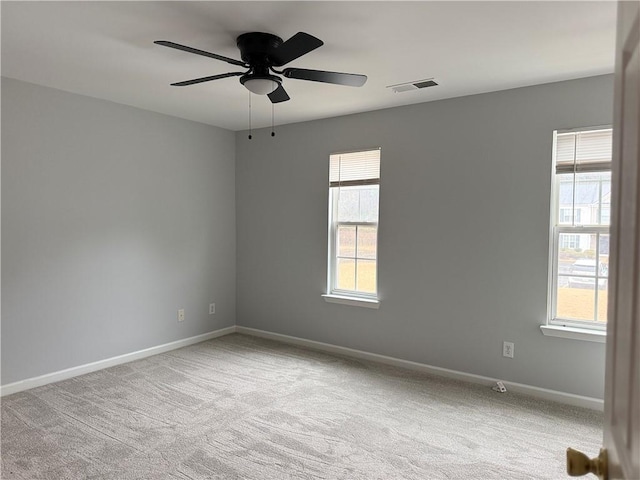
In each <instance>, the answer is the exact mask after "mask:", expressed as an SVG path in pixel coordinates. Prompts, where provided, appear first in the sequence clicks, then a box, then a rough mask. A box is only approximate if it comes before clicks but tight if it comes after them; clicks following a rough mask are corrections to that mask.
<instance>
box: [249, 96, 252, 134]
mask: <svg viewBox="0 0 640 480" xmlns="http://www.w3.org/2000/svg"><path fill="white" fill-rule="evenodd" d="M252 138H253V135H252V130H251V92H249V140H251V139H252Z"/></svg>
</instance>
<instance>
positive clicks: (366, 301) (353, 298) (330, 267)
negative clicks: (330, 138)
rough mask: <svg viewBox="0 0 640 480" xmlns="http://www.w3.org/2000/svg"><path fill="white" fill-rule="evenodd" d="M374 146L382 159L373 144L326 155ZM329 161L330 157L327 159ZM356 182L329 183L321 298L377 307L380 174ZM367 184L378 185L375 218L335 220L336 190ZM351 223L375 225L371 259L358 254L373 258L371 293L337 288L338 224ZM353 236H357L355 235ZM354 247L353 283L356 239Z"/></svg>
mask: <svg viewBox="0 0 640 480" xmlns="http://www.w3.org/2000/svg"><path fill="white" fill-rule="evenodd" d="M373 150H377V151H378V152H379V153H378V155H379V161H380V162H381V161H382V149H381V148H380V147H373V148H359V149H356V150H349V151H341V152H335V153H331V154H330V155H329V159H331V157H332V156H333V155H344V154H349V153H358V152H367V151H373ZM329 161H330V162H331V160H329ZM353 183H357V184H351V185H347V186H345V187H341V186H331V185H329V206H328V213H329V215H328V252H327V253H328V259H327V290H326V294H324V295H323V297H325V300H326V301H328V302H331V303H343V304H347V305H354V306H364V307H369V308H378V304H379V300H380V299H379V289H378V271H379V251H378V246H379V243H378V240H379V223H380V176H378V178H377V179H376V180H375V181H372V180H367V181H362V182H358V181H356V182H353ZM371 185H377V187H378V218H377V220H376V221H375V222H370V221H361V222H354V221H343V222H340V221H338V208H339V191H340V188H348V187H366V186H371ZM342 225H344V226H355V227H356V231H357V227H360V226H363V227H372V226H374V227H376V256H375V259H371V258H362V259H363V260H375V293H367V292H359V291H356V290H345V289H340V288H337V280H338V277H337V272H338V270H337V263H338V228H339V227H340V226H342ZM356 238H357V237H356ZM355 248H356V251H355V253H354V261H355V262H356V278H355V282H356V283H355V284H354V287H355V286H357V260H358V257H357V240H356V245H355Z"/></svg>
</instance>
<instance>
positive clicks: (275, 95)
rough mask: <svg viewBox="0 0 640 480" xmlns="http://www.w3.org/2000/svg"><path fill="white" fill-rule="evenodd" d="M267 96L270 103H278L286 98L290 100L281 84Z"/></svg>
mask: <svg viewBox="0 0 640 480" xmlns="http://www.w3.org/2000/svg"><path fill="white" fill-rule="evenodd" d="M267 97H269V100H271V103H280V102H286V101H287V100H290V98H289V95H288V94H287V92H286V90H285V89H284V88H283V87H282V85H279V86H278V88H276V89H275V90H274V91H273V92H271V93H270V94H269V95H267Z"/></svg>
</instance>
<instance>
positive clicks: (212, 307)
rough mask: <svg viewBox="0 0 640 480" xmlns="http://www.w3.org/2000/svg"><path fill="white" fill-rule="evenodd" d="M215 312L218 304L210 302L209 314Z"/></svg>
mask: <svg viewBox="0 0 640 480" xmlns="http://www.w3.org/2000/svg"><path fill="white" fill-rule="evenodd" d="M214 313H216V304H215V303H210V304H209V315H213V314H214Z"/></svg>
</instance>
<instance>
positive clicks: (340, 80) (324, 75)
mask: <svg viewBox="0 0 640 480" xmlns="http://www.w3.org/2000/svg"><path fill="white" fill-rule="evenodd" d="M282 73H283V75H284V76H285V77H287V78H297V79H298V80H311V81H312V82H324V83H335V84H336V85H347V86H349V87H361V86H362V85H364V84H365V82H366V81H367V76H366V75H358V74H356V73H340V72H325V71H324V70H307V69H305V68H285V69H284V71H283V72H282Z"/></svg>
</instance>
